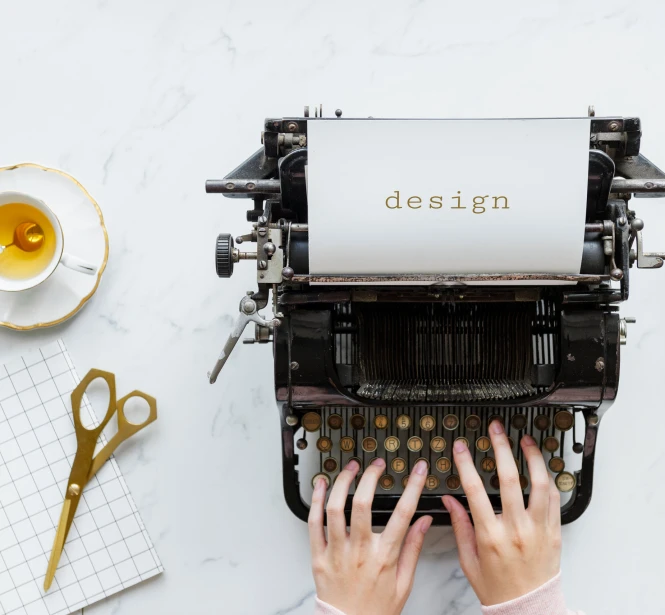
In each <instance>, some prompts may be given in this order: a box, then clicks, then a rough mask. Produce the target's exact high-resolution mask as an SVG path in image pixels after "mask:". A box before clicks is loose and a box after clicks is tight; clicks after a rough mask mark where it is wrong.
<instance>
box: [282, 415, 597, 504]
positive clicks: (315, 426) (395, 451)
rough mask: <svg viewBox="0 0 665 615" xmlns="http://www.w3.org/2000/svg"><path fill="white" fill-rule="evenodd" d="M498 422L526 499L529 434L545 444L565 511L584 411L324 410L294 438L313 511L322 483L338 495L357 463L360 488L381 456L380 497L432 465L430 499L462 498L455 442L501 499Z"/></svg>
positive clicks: (304, 418) (306, 419)
mask: <svg viewBox="0 0 665 615" xmlns="http://www.w3.org/2000/svg"><path fill="white" fill-rule="evenodd" d="M495 419H499V420H500V421H502V423H503V424H504V426H505V428H506V433H507V435H508V436H509V438H510V442H511V445H512V450H513V455H514V457H515V462H516V464H517V467H518V469H519V473H520V481H521V484H522V489H523V491H524V493H529V487H530V481H529V472H528V469H527V464H526V460H525V458H524V455H523V453H522V449H521V447H520V445H519V441H520V438H521V437H522V436H523V435H524V434H527V433H528V434H529V435H531V436H532V437H533V438H534V439H535V441H536V442H537V443H538V444H539V446H540V448H541V450H542V452H543V456H544V458H545V462H546V464H547V466H548V467H549V470H550V472H551V474H552V475H553V477H554V480H555V484H556V485H557V487H558V489H559V491H560V492H561V495H562V497H561V503H562V505H563V504H565V503H566V502H567V501H568V499H569V498H570V495H571V493H572V492H573V490H574V489H575V487H576V477H575V472H576V471H577V470H579V469H580V467H581V458H582V455H581V454H580V453H581V452H582V450H583V445H582V442H583V438H584V417H583V415H582V412H579V411H577V412H574V411H572V410H567V409H563V410H561V409H553V408H459V407H454V408H450V407H448V408H442V407H435V408H427V407H418V408H410V409H409V408H403V407H402V408H323V409H322V410H321V411H320V412H319V411H310V412H306V413H304V414H302V415H301V417H300V428H299V429H298V430H297V431H296V433H295V436H294V437H295V443H294V444H295V448H296V452H297V453H298V455H299V463H298V469H299V473H300V491H301V495H302V497H303V499H304V500H305V502H307V503H308V504H309V502H310V501H311V497H312V489H313V484H315V483H316V481H317V479H318V477H319V476H322V477H323V478H324V479H325V480H326V481H327V482H328V484H329V487H331V486H332V484H333V483H334V481H335V478H336V477H337V475H338V474H339V472H340V470H341V469H343V468H344V466H345V465H346V464H347V463H348V462H349V461H350V460H351V459H356V460H357V461H358V462H359V464H360V468H361V469H360V473H359V475H358V478H357V479H356V483H357V481H358V480H359V478H360V476H361V475H362V471H363V469H364V468H366V467H367V466H368V465H369V464H370V463H371V461H372V459H374V458H375V457H379V456H380V457H383V458H384V459H385V461H386V473H385V474H384V475H383V476H382V477H381V479H380V480H379V485H378V487H377V494H382V493H383V494H388V493H389V494H394V495H396V494H400V493H402V491H403V489H404V487H405V485H406V482H407V481H408V478H409V474H410V472H411V469H412V468H413V466H414V465H415V464H416V462H417V461H418V460H419V459H425V460H426V461H427V463H428V465H429V474H428V477H427V480H426V482H425V492H428V493H429V494H430V495H433V494H440V495H443V494H447V493H449V494H452V495H456V494H458V495H459V494H462V493H463V488H462V486H461V483H460V479H459V476H458V473H457V470H456V468H455V462H454V460H453V455H452V446H453V442H454V441H455V440H456V439H459V438H461V439H463V440H465V441H466V442H467V444H468V446H469V450H470V451H471V454H472V456H473V458H474V460H475V463H476V468H477V469H478V473H479V475H480V476H481V478H482V480H483V482H484V484H485V488H486V489H487V492H488V493H489V494H498V493H499V478H498V475H497V473H496V461H495V459H494V456H493V450H492V445H491V441H490V438H489V435H488V431H487V428H488V426H489V424H490V423H491V422H492V421H493V420H495ZM354 488H355V486H352V489H351V493H353V490H354ZM328 492H330V488H329V490H328Z"/></svg>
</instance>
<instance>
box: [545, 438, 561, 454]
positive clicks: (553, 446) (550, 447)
mask: <svg viewBox="0 0 665 615" xmlns="http://www.w3.org/2000/svg"><path fill="white" fill-rule="evenodd" d="M543 448H544V449H545V450H546V451H547V452H548V453H553V452H554V451H556V450H557V449H558V448H559V441H558V440H557V439H556V438H555V437H553V436H547V438H545V439H544V440H543Z"/></svg>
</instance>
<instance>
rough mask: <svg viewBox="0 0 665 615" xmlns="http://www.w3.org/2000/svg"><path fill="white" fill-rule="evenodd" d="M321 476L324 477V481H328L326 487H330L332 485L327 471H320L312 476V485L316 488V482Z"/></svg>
mask: <svg viewBox="0 0 665 615" xmlns="http://www.w3.org/2000/svg"><path fill="white" fill-rule="evenodd" d="M319 478H322V479H323V480H324V481H326V489H328V488H329V487H330V476H328V475H327V474H326V473H325V472H319V473H318V474H315V475H314V476H313V477H312V487H314V488H315V489H316V483H317V482H318V480H319Z"/></svg>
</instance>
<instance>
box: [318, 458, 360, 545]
mask: <svg viewBox="0 0 665 615" xmlns="http://www.w3.org/2000/svg"><path fill="white" fill-rule="evenodd" d="M359 469H360V464H359V463H358V462H357V461H356V460H355V459H352V460H351V461H349V463H347V464H346V467H345V468H344V469H343V470H342V471H341V472H340V473H339V475H338V476H337V480H336V481H335V485H334V486H333V488H332V491H331V492H330V497H329V498H328V506H327V508H326V512H327V513H328V543H329V544H334V543H335V542H337V543H340V542H342V541H344V540H346V517H345V516H344V506H345V505H346V498H347V497H348V495H349V487H350V486H351V482H352V481H353V479H354V478H355V477H356V474H358V470H359Z"/></svg>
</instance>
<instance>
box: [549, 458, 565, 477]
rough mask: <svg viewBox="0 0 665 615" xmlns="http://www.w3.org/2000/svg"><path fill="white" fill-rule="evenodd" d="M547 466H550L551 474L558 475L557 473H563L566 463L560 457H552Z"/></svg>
mask: <svg viewBox="0 0 665 615" xmlns="http://www.w3.org/2000/svg"><path fill="white" fill-rule="evenodd" d="M547 465H549V466H550V470H552V472H556V473H557V474H558V473H559V472H563V469H564V468H565V467H566V462H565V461H564V460H563V459H562V458H561V457H552V459H550V461H549V463H548V464H547Z"/></svg>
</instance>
